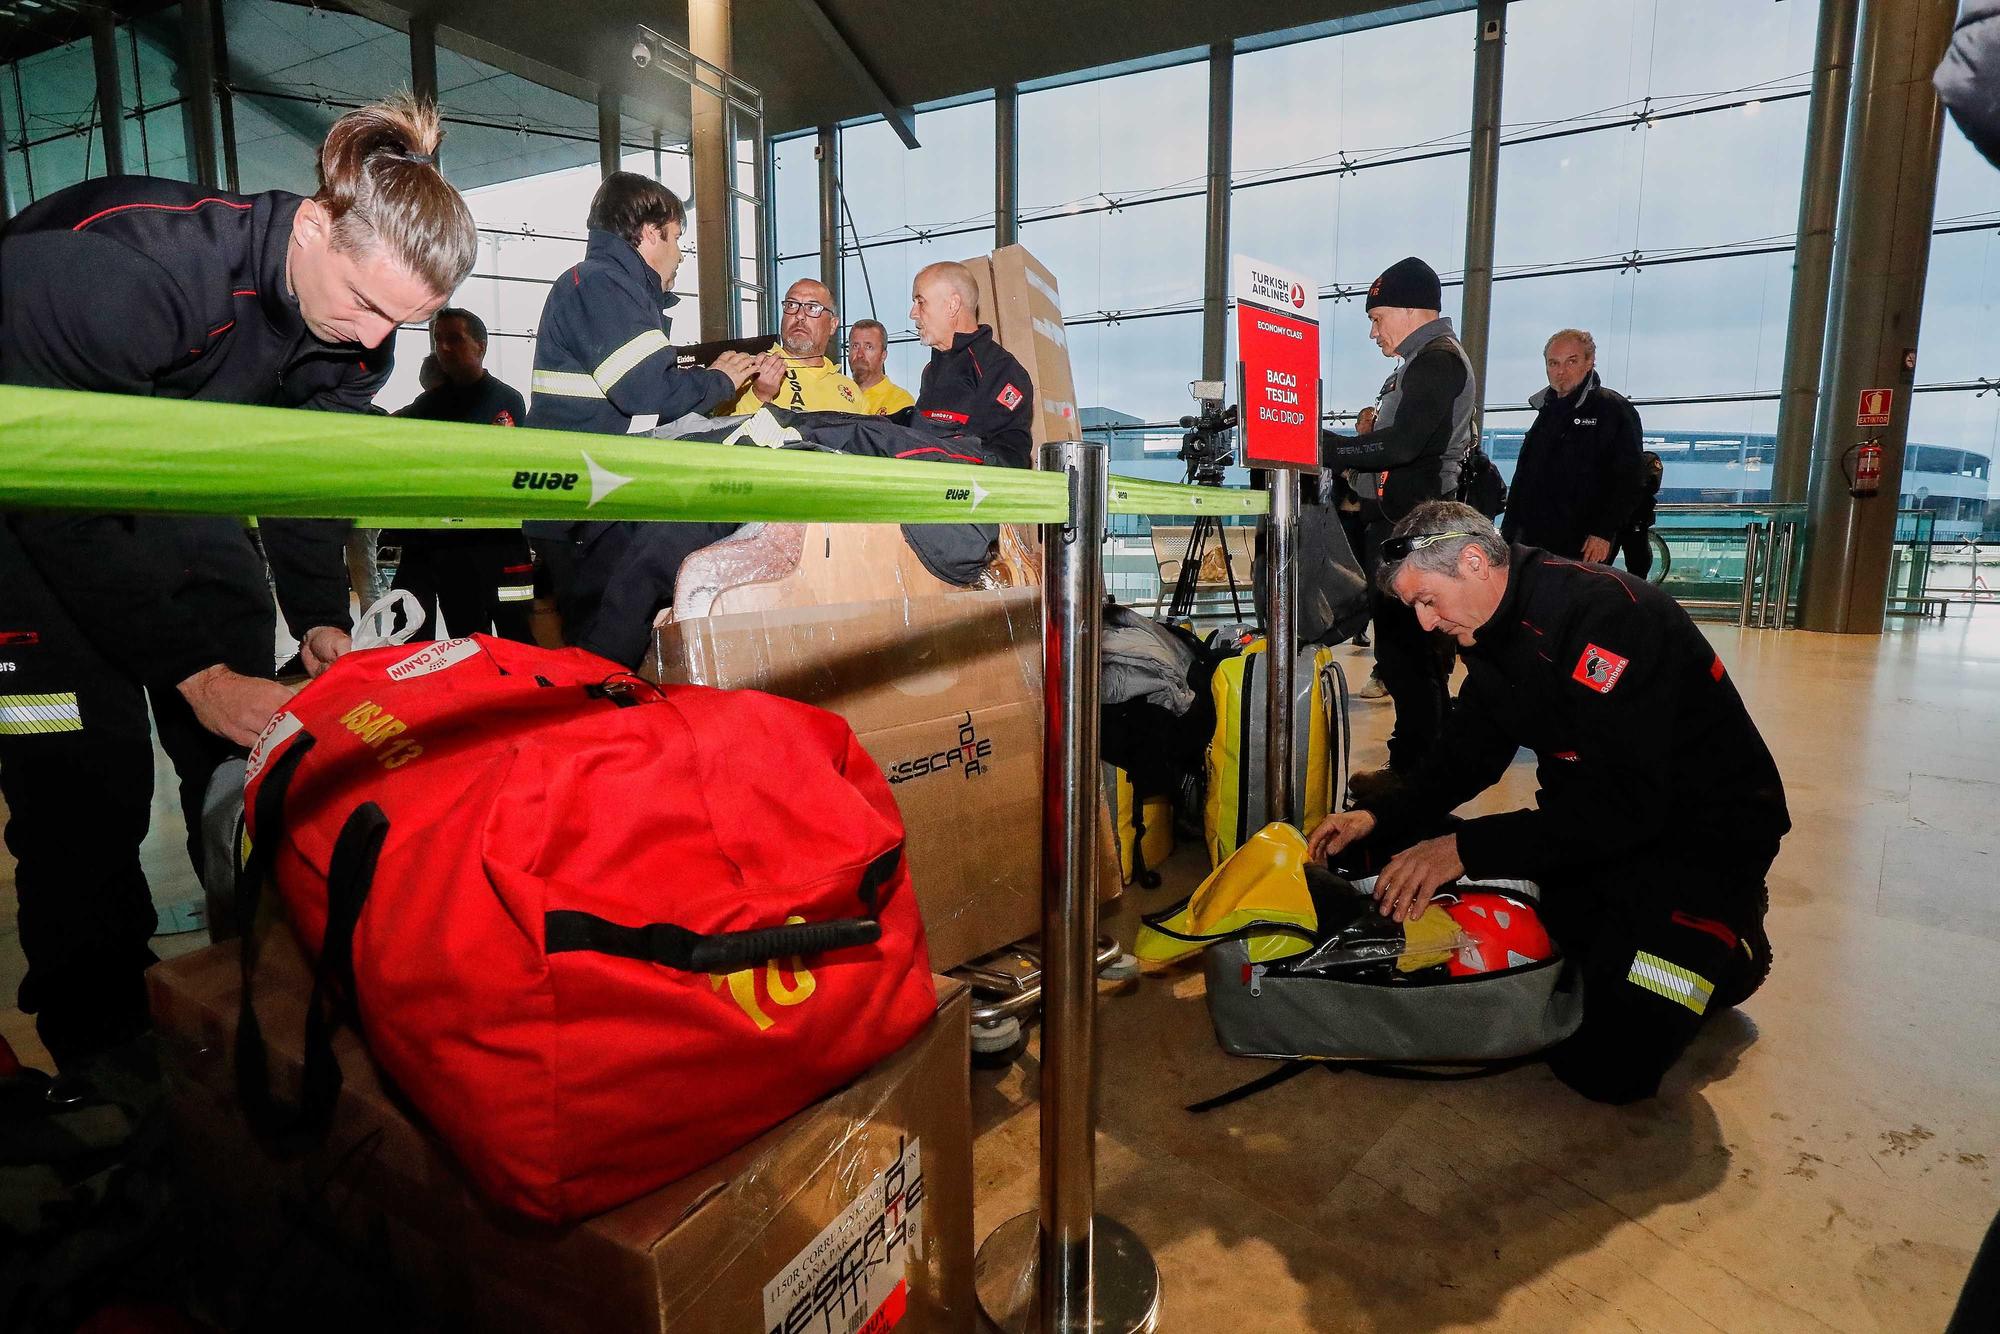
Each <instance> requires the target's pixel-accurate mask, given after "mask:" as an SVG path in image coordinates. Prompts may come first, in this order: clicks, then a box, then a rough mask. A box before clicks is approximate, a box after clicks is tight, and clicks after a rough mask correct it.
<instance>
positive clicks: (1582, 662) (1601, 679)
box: [1570, 644, 1632, 695]
mask: <svg viewBox="0 0 2000 1334" xmlns="http://www.w3.org/2000/svg"><path fill="white" fill-rule="evenodd" d="M1631 665H1632V660H1631V659H1630V658H1621V657H1619V656H1618V655H1617V654H1616V653H1613V652H1612V651H1611V650H1609V649H1602V648H1599V647H1598V646H1597V645H1595V644H1587V645H1585V646H1584V650H1583V656H1582V657H1580V658H1578V659H1577V660H1576V670H1575V671H1574V672H1571V673H1570V679H1572V680H1574V681H1577V682H1579V683H1581V684H1583V685H1586V686H1588V687H1590V688H1591V689H1592V690H1595V691H1596V692H1597V693H1598V694H1600V695H1608V694H1610V693H1611V687H1613V686H1615V685H1617V684H1618V678H1619V677H1621V676H1623V675H1625V669H1626V668H1627V667H1630V666H1631Z"/></svg>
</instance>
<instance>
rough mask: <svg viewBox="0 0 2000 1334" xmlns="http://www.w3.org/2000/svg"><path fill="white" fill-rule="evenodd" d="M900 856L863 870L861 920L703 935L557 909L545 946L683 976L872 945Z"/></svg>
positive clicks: (895, 851)
mask: <svg viewBox="0 0 2000 1334" xmlns="http://www.w3.org/2000/svg"><path fill="white" fill-rule="evenodd" d="M902 861H903V849H902V846H901V845H900V844H899V845H897V846H896V847H893V848H891V849H889V851H887V852H885V853H883V854H882V855H881V856H879V857H877V858H876V859H875V860H874V861H872V862H870V863H868V866H867V868H866V869H865V870H864V871H862V873H861V884H860V886H859V887H858V888H857V890H856V893H857V895H858V896H859V897H860V899H861V902H862V904H863V905H865V906H866V908H867V909H868V915H867V916H865V917H840V918H835V919H833V920H831V921H826V922H794V923H792V924H790V925H787V926H767V927H759V928H757V929H755V930H752V931H715V932H701V931H690V930H688V929H687V928H686V927H684V926H676V925H675V924H674V923H672V922H653V923H650V924H648V925H645V926H625V925H623V924H621V923H618V922H614V921H612V920H610V919H609V918H606V917H599V916H598V915H597V914H595V913H587V912H578V911H575V910H572V909H556V910H554V911H552V912H548V913H545V914H544V915H543V918H542V933H543V949H544V950H546V951H547V952H548V953H550V954H563V953H567V952H569V951H573V950H589V951H591V952H593V953H597V954H610V955H614V956H616V957H617V958H621V959H637V960H639V961H641V962H643V963H657V964H662V965H664V966H666V967H668V968H675V969H679V970H680V971H681V972H684V973H733V972H735V971H736V970H738V969H740V968H749V967H753V966H755V965H757V964H760V963H767V962H769V961H770V960H773V959H782V958H785V957H787V956H790V955H805V954H824V953H827V952H829V951H832V950H843V949H851V948H853V947H854V946H856V945H872V944H874V943H875V942H876V941H878V940H880V939H881V938H882V923H881V922H880V921H879V920H877V918H876V915H875V914H876V912H877V908H878V896H879V894H880V892H881V889H882V886H883V885H886V884H887V883H889V879H890V877H892V876H894V875H895V874H896V869H897V868H898V867H899V866H901V865H902Z"/></svg>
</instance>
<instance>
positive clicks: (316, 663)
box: [259, 625, 354, 730]
mask: <svg viewBox="0 0 2000 1334" xmlns="http://www.w3.org/2000/svg"><path fill="white" fill-rule="evenodd" d="M353 648H354V639H353V637H352V636H350V635H349V634H348V633H347V631H345V630H342V629H339V628H337V627H335V626H331V625H320V626H314V627H313V628H312V629H310V630H308V631H306V637H305V639H304V640H303V641H302V642H301V643H300V644H299V662H300V663H301V664H303V665H304V667H305V669H306V675H307V676H318V675H319V674H320V673H321V672H323V671H325V670H326V669H327V668H329V667H331V666H333V661H334V659H335V658H338V657H340V656H341V655H342V654H344V653H348V652H350V651H352V650H353ZM259 730H262V729H259Z"/></svg>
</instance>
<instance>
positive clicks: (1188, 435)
mask: <svg viewBox="0 0 2000 1334" xmlns="http://www.w3.org/2000/svg"><path fill="white" fill-rule="evenodd" d="M1223 387H1224V386H1223V383H1222V381H1220V380H1196V381H1194V382H1193V383H1192V384H1190V385H1189V386H1188V390H1189V392H1190V393H1192V394H1193V395H1194V398H1195V401H1196V402H1198V403H1200V404H1201V411H1200V412H1198V413H1197V414H1196V415H1194V416H1192V417H1183V418H1181V431H1182V432H1183V434H1182V436H1181V452H1180V459H1181V462H1183V463H1185V464H1187V476H1188V481H1190V482H1192V483H1194V484H1195V485H1197V486H1221V485H1222V477H1223V472H1224V470H1225V469H1227V468H1228V467H1229V465H1230V464H1232V463H1234V462H1236V438H1235V437H1236V408H1235V406H1234V405H1233V404H1232V405H1231V406H1229V407H1227V408H1225V407H1223V406H1222V394H1223Z"/></svg>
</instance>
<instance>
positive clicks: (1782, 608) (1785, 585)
mask: <svg viewBox="0 0 2000 1334" xmlns="http://www.w3.org/2000/svg"><path fill="white" fill-rule="evenodd" d="M1798 531H1799V525H1798V521H1797V520H1795V519H1787V520H1786V521H1785V527H1784V531H1783V532H1781V533H1780V534H1779V535H1778V559H1777V566H1778V596H1777V599H1776V601H1777V606H1778V615H1777V621H1776V623H1775V624H1774V625H1773V626H1772V628H1773V629H1776V630H1782V629H1784V628H1785V624H1786V621H1787V619H1788V617H1789V614H1790V607H1791V598H1792V541H1793V539H1794V538H1795V537H1796V536H1797V534H1798Z"/></svg>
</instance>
